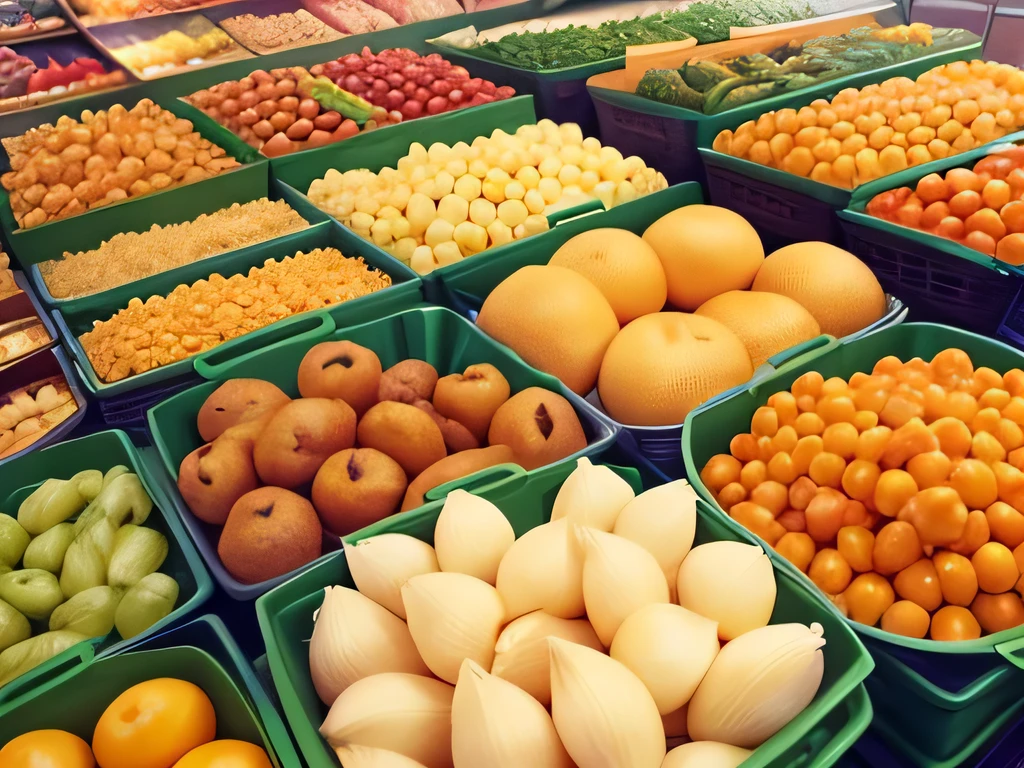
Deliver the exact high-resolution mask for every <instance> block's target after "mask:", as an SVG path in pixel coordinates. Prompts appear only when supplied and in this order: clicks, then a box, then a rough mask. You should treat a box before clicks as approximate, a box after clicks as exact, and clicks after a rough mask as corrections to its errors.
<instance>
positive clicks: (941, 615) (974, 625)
mask: <svg viewBox="0 0 1024 768" xmlns="http://www.w3.org/2000/svg"><path fill="white" fill-rule="evenodd" d="M931 635H932V640H977V639H978V638H979V637H981V625H980V624H978V620H977V619H976V618H974V614H973V613H971V612H970V611H969V610H967V609H966V608H961V607H960V606H959V605H947V606H945V607H944V608H940V609H939V610H937V611H936V612H935V615H934V616H932V631H931Z"/></svg>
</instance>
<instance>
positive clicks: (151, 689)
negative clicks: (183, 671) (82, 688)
mask: <svg viewBox="0 0 1024 768" xmlns="http://www.w3.org/2000/svg"><path fill="white" fill-rule="evenodd" d="M216 734H217V716H216V714H215V713H214V711H213V703H212V702H211V701H210V699H209V697H208V696H207V695H206V694H205V693H204V692H203V691H202V689H201V688H199V687H198V686H196V685H194V684H192V683H189V682H186V681H185V680H176V679H174V678H169V677H163V678H158V679H156V680H147V681H146V682H144V683H139V684H138V685H134V686H132V687H131V688H129V689H128V690H127V691H125V692H124V693H122V694H121V695H120V696H118V697H117V698H116V699H114V701H113V702H112V703H111V704H110V706H108V707H107V709H106V711H104V713H103V714H102V715H101V716H100V719H99V722H98V723H96V730H95V732H94V733H93V737H92V750H93V753H94V754H95V755H96V760H97V762H98V763H99V764H100V765H101V766H103V768H167V766H169V765H174V763H175V761H177V760H180V759H181V758H182V757H184V756H185V755H186V754H188V752H190V751H191V750H193V749H195V748H196V747H198V746H200V745H202V744H205V743H206V742H208V741H213V739H214V737H215V736H216Z"/></svg>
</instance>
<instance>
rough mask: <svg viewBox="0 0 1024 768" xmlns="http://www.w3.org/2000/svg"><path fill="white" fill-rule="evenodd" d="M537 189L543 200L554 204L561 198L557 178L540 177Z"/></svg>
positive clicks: (560, 186) (560, 189)
mask: <svg viewBox="0 0 1024 768" xmlns="http://www.w3.org/2000/svg"><path fill="white" fill-rule="evenodd" d="M537 190H538V191H539V192H540V193H541V195H543V196H544V202H545V203H547V204H548V205H554V204H555V203H557V202H558V201H559V200H561V199H562V185H561V184H559V183H558V179H541V180H540V184H539V185H538V187H537Z"/></svg>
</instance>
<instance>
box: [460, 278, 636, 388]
mask: <svg viewBox="0 0 1024 768" xmlns="http://www.w3.org/2000/svg"><path fill="white" fill-rule="evenodd" d="M476 322H477V325H479V326H480V328H482V329H483V330H484V332H486V333H487V334H488V335H490V336H491V337H492V338H494V339H497V340H498V341H500V342H501V343H502V344H505V345H507V346H509V347H511V348H512V349H513V350H514V351H515V352H517V353H518V354H519V356H520V357H522V358H523V359H524V360H525V361H526V362H527V363H529V364H530V365H532V366H533V367H534V368H539V369H540V370H542V371H545V372H546V373H550V374H551V375H552V376H555V377H557V378H558V379H560V380H561V381H562V383H563V384H565V386H567V387H568V388H569V389H571V390H572V391H573V392H576V393H577V394H580V395H585V394H587V393H588V392H590V390H592V389H593V388H594V384H595V383H596V382H597V374H598V371H599V370H600V369H601V359H602V358H603V357H604V353H605V350H606V349H608V345H609V344H611V341H612V339H613V338H615V334H616V333H618V331H619V321H618V320H617V319H616V318H615V312H613V311H612V308H611V306H610V305H609V304H608V301H607V300H606V299H605V297H604V296H603V295H601V291H599V290H598V289H597V286H595V285H594V284H593V283H592V282H590V281H589V280H587V278H585V277H583V275H581V274H579V273H578V272H573V271H572V270H571V269H566V268H565V267H552V266H537V265H531V266H528V267H523V268H522V269H520V270H517V271H516V272H514V273H512V275H510V276H509V277H507V278H505V279H504V280H503V281H502V282H501V283H499V284H498V285H497V286H496V287H495V289H494V290H493V291H491V293H490V295H489V296H488V297H487V299H486V300H485V301H484V305H483V307H481V309H480V315H479V316H478V317H477V320H476Z"/></svg>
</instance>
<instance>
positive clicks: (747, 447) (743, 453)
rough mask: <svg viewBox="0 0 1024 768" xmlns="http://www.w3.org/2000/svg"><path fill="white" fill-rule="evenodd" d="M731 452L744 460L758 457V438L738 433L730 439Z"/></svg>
mask: <svg viewBox="0 0 1024 768" xmlns="http://www.w3.org/2000/svg"><path fill="white" fill-rule="evenodd" d="M729 453H731V454H732V455H733V456H735V457H736V458H737V459H739V460H740V461H742V462H747V461H753V460H754V459H756V458H757V438H756V437H754V436H753V435H750V434H742V435H736V436H735V437H733V439H732V440H730V441H729Z"/></svg>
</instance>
